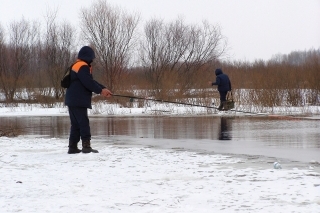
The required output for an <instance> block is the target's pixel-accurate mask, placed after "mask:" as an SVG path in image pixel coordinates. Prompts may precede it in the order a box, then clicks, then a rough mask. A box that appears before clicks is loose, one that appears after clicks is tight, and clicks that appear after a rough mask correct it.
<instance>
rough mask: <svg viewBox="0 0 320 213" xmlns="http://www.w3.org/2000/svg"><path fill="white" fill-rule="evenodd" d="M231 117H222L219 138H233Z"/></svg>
mask: <svg viewBox="0 0 320 213" xmlns="http://www.w3.org/2000/svg"><path fill="white" fill-rule="evenodd" d="M231 122H232V120H231V118H227V117H221V119H220V128H219V130H220V131H219V140H231V139H232V134H231V127H232V124H231Z"/></svg>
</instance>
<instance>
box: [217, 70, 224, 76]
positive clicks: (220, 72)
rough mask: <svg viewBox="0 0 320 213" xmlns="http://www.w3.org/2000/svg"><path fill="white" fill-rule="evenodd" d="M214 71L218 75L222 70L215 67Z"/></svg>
mask: <svg viewBox="0 0 320 213" xmlns="http://www.w3.org/2000/svg"><path fill="white" fill-rule="evenodd" d="M215 73H216V75H220V74H222V73H223V72H222V70H221V69H216V71H215Z"/></svg>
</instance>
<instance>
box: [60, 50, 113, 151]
mask: <svg viewBox="0 0 320 213" xmlns="http://www.w3.org/2000/svg"><path fill="white" fill-rule="evenodd" d="M94 58H95V54H94V51H93V49H92V48H91V47H89V46H84V47H82V48H81V49H80V51H79V53H78V59H77V61H76V62H75V63H74V64H73V65H72V68H71V70H72V71H71V73H70V76H71V84H70V86H69V88H68V89H67V92H66V98H65V104H66V105H67V106H68V110H69V117H70V121H71V128H70V137H69V150H68V154H75V153H80V152H81V151H82V152H83V153H90V152H94V153H97V152H98V151H97V150H95V149H92V148H91V144H90V140H91V132H90V126H89V118H88V111H87V109H88V108H89V109H91V108H92V106H91V98H92V92H94V93H96V94H100V95H102V96H104V97H111V96H112V93H111V92H110V91H109V90H108V89H106V87H105V86H103V85H101V84H99V83H98V82H96V81H95V80H93V77H92V67H91V63H92V62H93V59H94ZM80 139H81V140H82V150H80V149H78V142H79V141H80Z"/></svg>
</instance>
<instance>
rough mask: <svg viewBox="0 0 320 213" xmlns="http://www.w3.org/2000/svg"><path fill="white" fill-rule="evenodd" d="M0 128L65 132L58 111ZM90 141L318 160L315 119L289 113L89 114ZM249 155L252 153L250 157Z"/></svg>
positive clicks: (4, 120) (8, 120)
mask: <svg viewBox="0 0 320 213" xmlns="http://www.w3.org/2000/svg"><path fill="white" fill-rule="evenodd" d="M0 122H1V124H0V127H1V128H2V129H7V128H15V129H20V130H21V134H23V135H28V136H32V137H55V138H65V139H66V143H67V141H68V134H69V128H70V127H69V125H70V121H69V118H68V117H64V116H48V117H46V116H41V117H37V116H33V117H0ZM90 126H91V133H92V143H110V144H117V145H127V146H128V145H129V146H148V147H155V148H165V149H175V150H192V151H197V152H204V153H228V154H234V155H246V156H265V157H272V158H274V159H275V160H277V159H282V161H284V160H283V159H288V160H290V161H291V162H295V161H297V162H320V120H318V119H305V118H304V119H301V118H292V117H258V116H257V117H254V116H252V117H217V116H196V117H169V116H152V117H147V116H144V117H118V116H117V117H95V116H91V117H90ZM252 158H254V157H252Z"/></svg>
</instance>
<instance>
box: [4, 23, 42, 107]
mask: <svg viewBox="0 0 320 213" xmlns="http://www.w3.org/2000/svg"><path fill="white" fill-rule="evenodd" d="M38 29H39V27H38V23H36V22H33V24H30V23H28V22H27V21H26V20H25V19H22V20H20V21H13V22H12V23H11V24H10V26H9V33H8V35H9V44H8V45H5V43H2V45H1V46H2V47H1V56H0V57H1V59H2V60H3V61H2V63H4V64H3V65H2V66H1V67H2V68H1V70H0V71H1V74H0V82H1V88H2V90H3V92H4V95H5V97H6V100H7V101H8V102H12V101H13V100H14V96H15V93H16V90H17V88H18V86H19V85H18V83H19V80H21V78H22V76H23V74H25V73H26V72H27V71H28V69H29V68H30V66H29V60H30V59H31V58H32V56H33V55H32V47H33V46H34V45H35V43H36V39H37V38H38V37H37V36H36V34H37V31H38Z"/></svg>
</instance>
